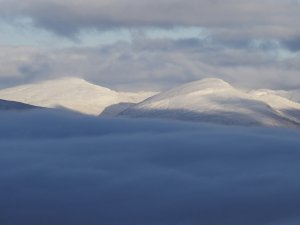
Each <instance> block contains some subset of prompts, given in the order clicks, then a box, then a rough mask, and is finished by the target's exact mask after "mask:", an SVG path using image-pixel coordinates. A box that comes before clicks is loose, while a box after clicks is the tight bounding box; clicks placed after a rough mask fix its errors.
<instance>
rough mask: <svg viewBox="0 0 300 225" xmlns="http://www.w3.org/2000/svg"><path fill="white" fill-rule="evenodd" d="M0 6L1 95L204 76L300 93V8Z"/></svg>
mask: <svg viewBox="0 0 300 225" xmlns="http://www.w3.org/2000/svg"><path fill="white" fill-rule="evenodd" d="M0 4H1V8H0V33H1V35H0V83H1V84H0V87H7V86H12V85H15V84H21V83H25V82H32V81H36V80H44V79H53V78H56V77H61V76H78V77H83V78H85V79H87V80H89V81H92V82H95V83H98V84H100V85H104V86H108V87H111V88H117V89H127V90H128V89H132V90H137V89H148V90H150V89H156V90H161V89H166V88H169V87H172V86H175V85H178V84H181V83H184V82H188V81H193V80H197V79H201V78H205V77H219V78H222V79H225V80H227V81H229V82H231V83H233V84H235V85H238V86H242V87H248V88H261V87H268V88H276V89H292V88H300V76H299V70H300V22H299V21H300V1H299V0H252V1H244V0H227V1H221V0H188V1H183V0H151V1H149V0H122V1H121V0H98V1H96V0H84V1H83V0H65V1H59V0H23V1H17V0H0Z"/></svg>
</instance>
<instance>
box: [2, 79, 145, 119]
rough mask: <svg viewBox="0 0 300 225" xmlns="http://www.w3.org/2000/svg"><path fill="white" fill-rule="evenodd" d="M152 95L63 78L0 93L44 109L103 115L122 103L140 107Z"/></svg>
mask: <svg viewBox="0 0 300 225" xmlns="http://www.w3.org/2000/svg"><path fill="white" fill-rule="evenodd" d="M150 95H151V93H126V92H125V93H118V92H116V91H113V90H110V89H108V88H105V87H101V86H97V85H94V84H91V83H89V82H87V81H85V80H83V79H80V78H72V77H67V78H61V79H57V80H51V81H44V82H41V83H36V84H28V85H22V86H18V87H13V88H8V89H4V90H0V98H2V99H5V100H12V101H19V102H23V103H27V104H32V105H36V106H42V107H50V108H56V107H63V108H67V109H70V110H74V111H78V112H81V113H85V114H91V115H99V114H100V113H101V112H102V111H103V110H104V109H105V108H106V107H108V106H110V105H114V104H118V103H121V102H128V103H136V102H140V101H142V100H144V99H145V98H147V97H149V96H150Z"/></svg>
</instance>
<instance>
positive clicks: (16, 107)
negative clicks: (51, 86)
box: [0, 99, 38, 111]
mask: <svg viewBox="0 0 300 225" xmlns="http://www.w3.org/2000/svg"><path fill="white" fill-rule="evenodd" d="M37 108H38V107H35V106H32V105H28V104H24V103H20V102H14V101H6V100H2V99H0V111H24V110H30V109H37Z"/></svg>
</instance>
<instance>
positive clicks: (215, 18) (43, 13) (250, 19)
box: [0, 0, 300, 38]
mask: <svg viewBox="0 0 300 225" xmlns="http://www.w3.org/2000/svg"><path fill="white" fill-rule="evenodd" d="M1 8H2V9H1V11H0V12H2V14H3V15H6V17H11V18H17V17H20V16H23V17H29V18H31V19H32V20H33V22H34V24H35V25H37V26H39V27H42V28H45V29H49V30H52V31H54V32H55V33H57V34H60V35H65V36H72V35H74V34H76V33H77V32H78V31H79V30H81V29H85V28H98V29H100V30H103V29H111V28H118V27H131V28H132V27H163V28H171V27H174V26H199V27H206V28H210V29H217V30H218V29H220V30H223V31H225V33H226V34H227V35H231V36H232V37H234V36H236V35H237V34H238V35H244V36H245V35H246V36H251V37H252V36H255V37H259V38H267V37H277V38H278V37H286V35H292V34H297V33H298V34H299V26H298V25H299V24H298V21H299V19H300V18H299V10H300V6H299V4H298V2H297V1H283V0H263V1H259V0H255V1H239V0H229V1H226V3H224V1H219V0H216V1H210V0H201V1H199V0H189V1H181V0H176V1H174V0H163V1H158V0H154V1H151V2H149V1H146V0H142V1H141V0H139V1H137V0H125V1H119V0H110V1H107V0H104V1H95V0H88V1H84V2H82V1H79V0H66V1H64V2H61V1H58V0H51V1H49V0H47V1H44V0H43V1H42V0H24V1H22V2H19V1H16V0H10V1H7V0H2V7H1Z"/></svg>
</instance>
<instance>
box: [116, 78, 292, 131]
mask: <svg viewBox="0 0 300 225" xmlns="http://www.w3.org/2000/svg"><path fill="white" fill-rule="evenodd" d="M120 115H122V116H129V117H150V118H151V117H155V118H170V119H180V120H191V121H201V122H212V123H219V124H233V125H266V126H297V125H296V124H297V121H294V120H293V119H290V118H287V117H285V116H284V115H282V114H280V113H279V112H277V111H276V109H273V108H272V107H271V105H269V104H268V103H267V102H266V101H263V100H260V99H259V97H258V96H256V95H255V94H249V93H245V92H243V91H240V90H238V89H235V88H233V87H232V86H231V85H230V84H228V83H226V82H224V81H223V80H220V79H214V78H209V79H204V80H201V81H196V82H191V83H188V84H185V85H182V86H179V87H176V88H174V89H171V90H169V91H166V92H164V93H161V94H158V95H155V96H153V97H151V98H149V99H147V100H145V101H144V102H142V103H139V104H137V105H135V106H132V107H130V108H129V109H127V110H125V111H123V112H122V113H121V114H120Z"/></svg>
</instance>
